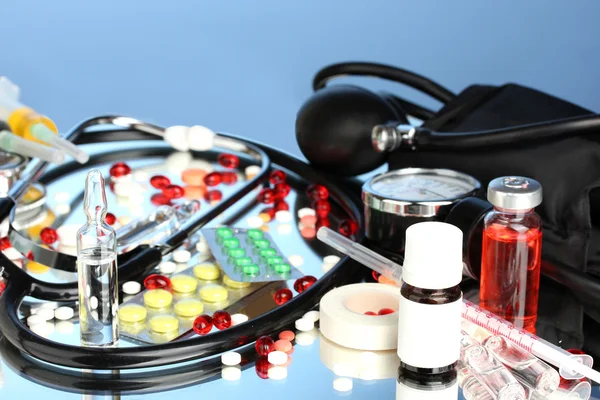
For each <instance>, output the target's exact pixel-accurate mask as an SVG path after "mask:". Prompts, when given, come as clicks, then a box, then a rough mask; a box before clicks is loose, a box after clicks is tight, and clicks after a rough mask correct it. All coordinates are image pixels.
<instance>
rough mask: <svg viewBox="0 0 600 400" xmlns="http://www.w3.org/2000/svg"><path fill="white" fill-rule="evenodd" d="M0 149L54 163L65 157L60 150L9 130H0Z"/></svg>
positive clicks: (61, 160) (58, 162)
mask: <svg viewBox="0 0 600 400" xmlns="http://www.w3.org/2000/svg"><path fill="white" fill-rule="evenodd" d="M0 149H2V150H5V151H8V152H10V153H16V154H20V155H22V156H25V157H31V158H39V159H40V160H42V161H47V162H51V163H54V164H61V163H62V162H63V161H64V159H65V154H64V153H63V152H62V151H60V150H57V149H54V148H52V147H48V146H44V145H42V144H38V143H35V142H32V141H30V140H26V139H23V138H21V137H19V136H17V135H15V134H14V133H12V132H9V131H0Z"/></svg>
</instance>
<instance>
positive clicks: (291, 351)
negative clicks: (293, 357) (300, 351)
mask: <svg viewBox="0 0 600 400" xmlns="http://www.w3.org/2000/svg"><path fill="white" fill-rule="evenodd" d="M293 352H294V346H292V348H291V349H290V350H289V351H286V352H285V353H286V354H287V355H290V354H292V353H293Z"/></svg>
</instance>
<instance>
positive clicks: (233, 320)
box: [231, 314, 248, 326]
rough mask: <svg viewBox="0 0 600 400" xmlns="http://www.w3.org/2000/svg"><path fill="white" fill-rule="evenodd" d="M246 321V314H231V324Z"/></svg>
mask: <svg viewBox="0 0 600 400" xmlns="http://www.w3.org/2000/svg"><path fill="white" fill-rule="evenodd" d="M246 321H248V316H247V315H246V314H232V315H231V326H234V325H239V324H243V323H244V322H246Z"/></svg>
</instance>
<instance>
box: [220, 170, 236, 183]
mask: <svg viewBox="0 0 600 400" xmlns="http://www.w3.org/2000/svg"><path fill="white" fill-rule="evenodd" d="M221 178H222V179H223V183H224V184H226V185H233V184H235V183H237V181H238V175H237V174H236V173H235V172H233V171H225V172H221Z"/></svg>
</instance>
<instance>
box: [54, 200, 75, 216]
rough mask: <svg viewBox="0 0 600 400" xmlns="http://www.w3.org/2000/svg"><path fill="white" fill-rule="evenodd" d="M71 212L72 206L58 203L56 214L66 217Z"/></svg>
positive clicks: (55, 209) (55, 208)
mask: <svg viewBox="0 0 600 400" xmlns="http://www.w3.org/2000/svg"><path fill="white" fill-rule="evenodd" d="M70 211H71V206H70V205H68V204H67V203H58V204H57V205H55V206H54V212H55V213H56V214H58V215H65V214H68V213H69V212H70Z"/></svg>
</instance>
